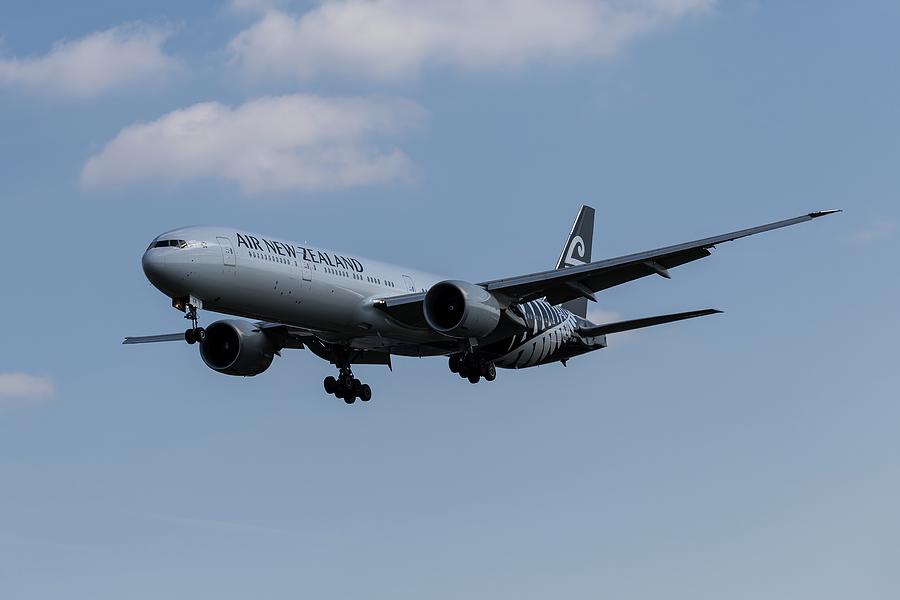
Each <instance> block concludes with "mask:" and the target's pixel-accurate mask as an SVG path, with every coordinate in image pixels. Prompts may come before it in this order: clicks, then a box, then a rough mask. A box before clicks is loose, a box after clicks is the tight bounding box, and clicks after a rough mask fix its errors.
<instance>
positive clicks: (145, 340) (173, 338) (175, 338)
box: [122, 333, 185, 344]
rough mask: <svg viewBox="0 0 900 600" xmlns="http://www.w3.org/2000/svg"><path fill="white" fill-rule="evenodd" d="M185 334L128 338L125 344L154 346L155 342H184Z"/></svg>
mask: <svg viewBox="0 0 900 600" xmlns="http://www.w3.org/2000/svg"><path fill="white" fill-rule="evenodd" d="M183 341H185V340H184V333H164V334H162V335H141V336H131V337H126V338H125V341H123V342H122V343H123V344H152V343H154V342H183Z"/></svg>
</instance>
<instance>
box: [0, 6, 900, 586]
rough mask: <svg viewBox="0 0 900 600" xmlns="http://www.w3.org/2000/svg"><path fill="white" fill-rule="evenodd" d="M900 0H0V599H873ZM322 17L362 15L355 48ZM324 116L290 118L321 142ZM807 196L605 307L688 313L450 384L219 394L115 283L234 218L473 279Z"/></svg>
mask: <svg viewBox="0 0 900 600" xmlns="http://www.w3.org/2000/svg"><path fill="white" fill-rule="evenodd" d="M898 19H900V6H898V5H897V3H896V2H889V1H886V0H885V1H881V0H874V1H871V2H867V3H864V4H861V3H846V2H815V3H812V2H761V1H751V0H746V1H742V0H736V1H733V2H724V1H718V2H716V1H714V0H620V1H616V2H613V1H609V2H603V1H600V0H596V1H594V0H564V1H563V0H557V1H556V2H552V3H551V2H548V1H545V0H530V1H529V2H515V3H514V2H511V1H504V2H497V3H466V2H459V3H448V2H440V1H437V0H429V1H427V2H426V1H419V2H415V3H414V2H412V1H411V0H393V1H391V2H388V1H387V0H379V1H377V2H372V3H363V2H361V1H359V0H351V1H348V2H343V3H338V2H336V1H335V0H328V1H326V2H322V3H318V2H317V3H312V2H306V3H300V2H290V1H288V0H285V1H283V2H266V1H261V0H238V1H235V2H233V3H231V4H229V3H228V2H227V1H226V0H221V1H219V2H209V3H205V2H195V3H189V4H186V3H181V2H168V1H161V2H154V3H118V2H105V1H103V2H101V1H93V2H84V3H78V5H77V6H76V4H74V3H73V4H71V6H70V5H69V4H62V5H60V4H59V3H56V2H47V1H32V2H27V3H26V2H5V3H3V4H2V5H0V107H2V110H0V131H2V136H0V219H2V222H3V224H4V225H5V227H4V235H3V236H2V242H0V249H2V251H3V254H2V255H3V266H2V272H3V274H4V278H3V280H4V282H5V287H4V290H5V293H4V294H3V295H2V300H0V302H2V307H3V309H4V311H3V312H4V314H5V315H6V316H7V318H6V323H5V325H4V332H3V338H2V339H3V340H4V343H2V344H0V482H2V493H0V595H2V596H3V597H4V598H6V597H9V598H23V599H32V598H34V599H43V598H59V597H63V596H64V597H66V598H70V599H79V598H85V599H87V598H90V599H98V598H122V597H126V598H136V599H145V598H146V599H156V598H159V597H163V596H168V597H192V598H196V597H215V598H221V599H230V598H246V597H265V598H296V597H298V596H299V597H316V598H348V597H365V598H391V599H397V598H422V597H429V598H467V599H470V598H496V597H518V598H546V597H549V596H554V597H569V598H595V597H599V596H614V597H621V598H635V599H643V598H648V599H649V598H659V597H661V596H666V597H677V598H691V599H698V598H700V599H703V598H709V599H714V598H715V599H719V598H722V597H729V598H737V599H741V598H747V599H750V598H753V599H756V598H760V597H767V598H792V599H794V598H810V599H813V598H815V599H816V600H821V599H829V598H835V599H837V598H848V597H853V598H867V599H883V598H894V597H896V596H897V594H898V592H900V576H898V572H897V569H896V560H895V557H896V556H897V555H898V552H900V542H898V540H900V521H898V519H897V511H896V506H897V505H898V503H900V441H898V436H897V431H898V429H897V423H898V420H900V406H898V403H897V398H898V391H897V390H898V389H900V376H898V371H897V358H898V352H897V348H896V340H897V339H898V336H900V318H898V316H897V306H898V304H900V302H898V301H900V282H898V278H897V273H898V267H897V258H898V256H900V241H898V233H897V224H898V222H900V203H898V200H897V198H898V192H900V170H898V169H897V158H898V156H900V78H898V75H897V74H898V73H900V41H898V38H897V36H896V29H897V23H898ZM354 23H363V24H365V26H362V27H357V28H354V26H353V24H354ZM322 123H326V124H327V126H323V125H322ZM581 203H589V204H591V205H593V206H595V207H596V208H597V225H596V228H595V242H594V254H595V257H601V256H614V255H618V254H621V253H625V252H629V251H635V250H640V249H645V248H650V247H655V246H658V245H663V244H667V243H674V242H680V241H685V240H689V239H694V238H696V237H700V236H704V235H710V234H715V233H720V232H723V231H729V230H731V229H733V228H739V227H743V226H750V225H755V224H759V223H764V222H767V221H769V220H776V219H779V218H785V217H790V216H795V215H798V214H802V213H805V212H808V211H810V210H814V209H823V208H833V207H839V208H843V209H845V212H844V213H843V214H842V215H840V216H837V217H831V218H829V219H823V220H821V221H816V222H814V223H810V224H806V225H801V226H798V227H795V228H791V229H789V230H783V231H778V232H773V233H770V234H766V235H764V236H760V237H757V238H752V239H749V240H743V241H740V242H736V243H733V244H724V245H722V246H720V247H719V248H718V249H717V250H716V251H715V253H714V256H712V257H710V258H709V259H707V260H704V261H700V262H698V263H694V264H692V265H689V266H686V267H683V268H680V269H678V270H677V271H674V272H673V279H672V280H671V281H664V280H662V279H660V278H655V279H654V278H651V279H647V280H642V281H638V282H635V283H632V284H628V285H625V286H622V287H620V288H616V289H613V290H609V291H607V292H604V293H603V294H601V296H600V302H599V305H598V307H596V309H595V312H594V315H595V316H596V317H597V318H598V319H604V318H613V317H623V318H631V317H638V316H644V315H650V314H656V313H661V312H670V311H676V310H688V309H695V308H704V307H715V308H719V309H722V310H724V311H725V314H724V315H721V316H716V317H711V318H707V319H701V320H698V321H696V322H689V323H682V324H676V325H671V326H667V327H660V328H656V329H649V330H646V331H642V332H639V333H635V334H630V335H620V336H611V337H610V347H609V348H607V349H606V350H603V351H602V352H598V353H596V354H594V355H592V356H589V357H585V358H582V359H579V360H573V361H571V362H570V363H569V366H568V367H567V368H564V367H562V366H559V365H557V366H549V367H542V368H539V369H531V370H525V371H521V372H509V371H504V372H501V373H499V375H498V378H497V381H495V382H494V383H493V384H490V385H487V384H482V385H479V386H472V385H470V384H468V383H467V382H464V381H462V380H460V379H459V378H457V377H455V376H452V375H451V374H450V373H449V371H448V370H447V368H446V364H445V363H444V361H442V360H432V361H427V360H413V359H399V360H397V361H395V369H394V372H393V373H389V372H387V371H386V370H381V369H379V368H375V367H369V368H360V369H359V370H358V371H359V374H360V375H362V376H363V378H364V379H365V380H367V381H369V382H370V383H371V384H372V386H373V388H374V389H375V400H374V401H373V402H372V403H370V404H368V405H364V406H362V405H359V404H357V405H354V406H353V407H347V406H345V405H344V404H343V403H342V402H340V401H337V400H335V399H333V398H331V397H328V396H325V395H324V394H323V392H322V390H321V380H322V378H323V377H324V376H325V375H327V374H329V373H330V366H328V365H327V364H325V363H323V362H321V361H319V360H318V359H316V358H315V357H313V356H312V355H310V354H308V353H303V352H297V353H293V354H287V355H286V356H285V357H284V358H282V359H279V360H278V361H277V362H276V363H275V364H274V365H273V367H272V368H271V369H270V370H269V371H268V372H266V373H265V374H263V375H262V376H260V377H256V378H250V379H235V378H228V377H224V376H221V375H218V374H216V373H214V372H212V371H210V370H208V369H206V368H205V367H204V366H203V364H202V362H201V361H200V359H199V357H198V356H197V355H196V349H195V348H190V347H187V346H177V345H174V346H167V347H163V346H162V345H160V346H154V347H128V348H126V347H122V346H121V345H120V342H121V338H122V336H124V335H140V334H150V333H162V332H169V331H175V330H178V329H181V328H183V326H184V323H183V320H182V319H181V317H180V315H179V314H178V313H176V312H175V311H173V310H172V309H171V308H170V307H169V306H168V303H167V300H166V298H164V297H163V296H161V295H160V294H159V293H158V292H157V291H156V290H154V289H153V288H152V287H151V286H150V284H149V283H148V282H147V281H146V280H145V279H144V277H143V274H142V273H141V270H140V264H139V261H140V255H141V253H142V251H143V249H144V248H145V247H146V244H147V243H148V242H149V240H150V239H152V238H153V237H154V236H155V235H157V234H158V233H159V232H161V231H164V230H166V229H169V228H172V227H176V226H179V225H184V224H192V223H220V224H233V225H235V226H239V227H244V228H248V229H252V230H257V231H262V232H267V233H269V234H271V235H272V236H275V237H283V238H288V239H296V240H308V241H309V242H310V243H314V244H320V245H324V246H329V247H335V248H340V249H343V250H345V251H347V252H352V253H357V254H363V255H368V256H372V257H373V258H381V259H385V260H390V261H395V262H399V263H403V264H409V265H412V266H416V267H420V268H423V269H427V270H432V271H436V272H443V273H446V274H448V275H449V276H455V277H462V278H466V279H470V280H479V279H482V278H488V277H497V276H504V275H515V274H520V273H527V272H531V271H534V270H537V269H542V268H547V267H549V266H551V263H553V262H554V261H555V259H556V258H557V256H558V253H559V250H560V247H561V245H562V243H563V242H564V239H565V234H566V233H567V231H568V228H569V226H570V224H571V221H572V219H574V217H575V214H576V213H577V210H578V207H579V206H580V204H581Z"/></svg>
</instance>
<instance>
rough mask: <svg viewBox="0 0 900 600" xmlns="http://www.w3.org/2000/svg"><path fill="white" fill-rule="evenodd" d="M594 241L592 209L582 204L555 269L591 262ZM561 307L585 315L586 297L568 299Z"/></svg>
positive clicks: (580, 315) (581, 315)
mask: <svg viewBox="0 0 900 600" xmlns="http://www.w3.org/2000/svg"><path fill="white" fill-rule="evenodd" d="M593 242H594V209H593V208H591V207H590V206H586V205H585V206H582V207H581V211H580V212H579V213H578V218H577V219H575V224H574V225H572V231H571V233H569V239H568V240H566V245H565V247H564V248H563V251H562V254H560V255H559V262H558V263H557V265H556V268H557V269H565V268H566V267H575V266H578V265H583V264H586V263H589V262H591V247H592V246H593ZM562 307H563V308H565V309H566V310H568V311H570V312H571V313H573V314H575V315H578V316H579V317H582V318H586V317H587V298H578V299H577V300H570V301H569V302H566V303H564V304H563V305H562Z"/></svg>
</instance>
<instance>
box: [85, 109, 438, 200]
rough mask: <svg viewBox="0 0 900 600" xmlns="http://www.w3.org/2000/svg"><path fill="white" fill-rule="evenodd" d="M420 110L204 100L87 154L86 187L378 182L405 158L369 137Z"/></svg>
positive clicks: (297, 186)
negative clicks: (203, 182) (144, 183)
mask: <svg viewBox="0 0 900 600" xmlns="http://www.w3.org/2000/svg"><path fill="white" fill-rule="evenodd" d="M425 116H426V115H425V111H424V110H423V109H422V108H421V107H419V105H417V104H416V103H414V102H411V101H408V100H401V99H383V98H361V97H322V96H315V95H308V94H295V95H288V96H278V97H265V98H258V99H255V100H251V101H249V102H246V103H245V104H242V105H240V106H237V107H230V106H226V105H223V104H220V103H218V102H205V103H201V104H195V105H193V106H190V107H187V108H184V109H181V110H176V111H174V112H171V113H168V114H166V115H164V116H162V117H160V118H159V119H157V120H155V121H152V122H149V123H139V124H136V125H132V126H130V127H126V128H125V129H123V130H122V131H121V132H120V133H119V134H118V135H117V136H116V137H115V138H114V139H113V140H112V141H110V142H109V143H108V144H106V147H104V148H103V150H102V151H101V152H100V153H99V154H97V155H96V156H93V157H92V158H91V159H90V160H88V162H87V164H85V166H84V169H83V170H82V174H81V182H82V185H83V186H85V187H87V188H98V187H109V186H116V185H122V184H127V183H131V182H139V181H155V180H164V181H169V182H181V181H186V180H191V179H200V178H210V179H218V180H223V181H230V182H234V183H237V184H238V185H240V186H241V188H242V189H243V190H244V191H246V192H248V193H259V192H271V191H276V192H277V191H285V190H316V189H334V188H347V187H353V186H361V185H368V184H383V183H387V182H391V181H396V180H399V179H404V178H406V177H408V176H409V174H410V170H411V161H410V160H409V158H408V157H407V156H406V154H404V153H403V152H402V151H400V150H399V149H397V148H394V147H392V146H390V145H385V144H384V143H381V144H380V143H378V142H379V140H380V139H381V138H383V137H385V136H393V135H397V134H401V133H404V132H406V131H408V130H411V129H415V128H416V127H418V126H420V125H421V124H422V122H423V121H424V120H425Z"/></svg>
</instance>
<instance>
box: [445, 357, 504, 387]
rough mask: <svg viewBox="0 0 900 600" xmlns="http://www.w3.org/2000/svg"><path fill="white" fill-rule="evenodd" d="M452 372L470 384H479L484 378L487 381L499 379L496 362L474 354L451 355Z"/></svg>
mask: <svg viewBox="0 0 900 600" xmlns="http://www.w3.org/2000/svg"><path fill="white" fill-rule="evenodd" d="M450 371H451V372H453V373H456V374H458V375H459V376H460V377H462V378H463V379H468V380H469V383H478V382H479V381H481V378H482V377H484V378H485V379H486V380H487V381H493V380H494V379H496V378H497V367H496V365H494V362H493V361H490V360H487V359H485V358H483V357H481V356H479V355H478V354H476V353H474V352H469V353H466V354H453V355H451V356H450Z"/></svg>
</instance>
